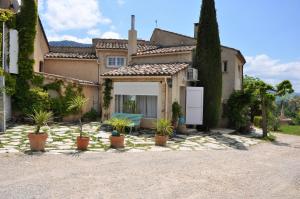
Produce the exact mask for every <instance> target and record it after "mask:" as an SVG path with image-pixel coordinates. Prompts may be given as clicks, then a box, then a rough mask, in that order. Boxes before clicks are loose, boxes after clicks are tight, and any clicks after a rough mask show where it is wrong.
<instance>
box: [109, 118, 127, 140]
mask: <svg viewBox="0 0 300 199" xmlns="http://www.w3.org/2000/svg"><path fill="white" fill-rule="evenodd" d="M106 123H107V124H109V125H111V126H112V127H113V128H114V129H115V130H117V132H118V133H119V135H118V136H120V135H122V134H125V133H126V132H125V128H126V127H127V126H129V125H130V124H131V123H132V122H131V121H130V120H129V119H127V118H111V119H110V120H108V121H107V122H106Z"/></svg>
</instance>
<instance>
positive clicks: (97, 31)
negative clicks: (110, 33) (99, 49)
mask: <svg viewBox="0 0 300 199" xmlns="http://www.w3.org/2000/svg"><path fill="white" fill-rule="evenodd" d="M87 34H88V35H91V36H99V35H101V31H100V30H99V29H91V30H89V31H87Z"/></svg>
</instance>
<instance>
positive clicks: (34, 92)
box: [23, 87, 50, 113]
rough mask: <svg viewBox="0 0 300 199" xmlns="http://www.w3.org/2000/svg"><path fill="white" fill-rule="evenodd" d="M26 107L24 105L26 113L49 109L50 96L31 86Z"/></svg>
mask: <svg viewBox="0 0 300 199" xmlns="http://www.w3.org/2000/svg"><path fill="white" fill-rule="evenodd" d="M28 96H29V97H28V100H29V101H28V104H30V105H29V106H28V107H24V108H23V110H26V113H33V111H34V110H38V111H40V110H45V111H47V110H50V96H49V94H48V93H47V92H46V91H44V90H43V89H41V88H39V87H33V88H31V89H29V91H28Z"/></svg>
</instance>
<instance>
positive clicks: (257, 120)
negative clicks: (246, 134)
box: [253, 116, 262, 128]
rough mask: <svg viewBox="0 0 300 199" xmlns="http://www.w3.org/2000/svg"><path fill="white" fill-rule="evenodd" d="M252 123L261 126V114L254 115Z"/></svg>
mask: <svg viewBox="0 0 300 199" xmlns="http://www.w3.org/2000/svg"><path fill="white" fill-rule="evenodd" d="M253 123H254V126H256V127H259V128H261V127H262V116H255V117H254V121H253Z"/></svg>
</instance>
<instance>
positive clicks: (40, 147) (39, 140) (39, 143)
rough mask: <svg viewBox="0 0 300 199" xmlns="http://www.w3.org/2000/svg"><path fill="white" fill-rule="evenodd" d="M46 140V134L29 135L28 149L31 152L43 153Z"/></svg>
mask: <svg viewBox="0 0 300 199" xmlns="http://www.w3.org/2000/svg"><path fill="white" fill-rule="evenodd" d="M47 138H48V134H47V133H39V134H36V133H29V134H28V139H29V143H30V149H31V150H32V151H45V145H46V140H47Z"/></svg>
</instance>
